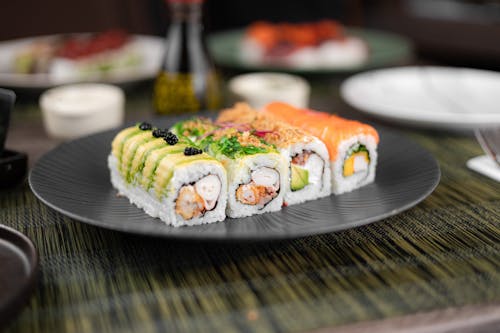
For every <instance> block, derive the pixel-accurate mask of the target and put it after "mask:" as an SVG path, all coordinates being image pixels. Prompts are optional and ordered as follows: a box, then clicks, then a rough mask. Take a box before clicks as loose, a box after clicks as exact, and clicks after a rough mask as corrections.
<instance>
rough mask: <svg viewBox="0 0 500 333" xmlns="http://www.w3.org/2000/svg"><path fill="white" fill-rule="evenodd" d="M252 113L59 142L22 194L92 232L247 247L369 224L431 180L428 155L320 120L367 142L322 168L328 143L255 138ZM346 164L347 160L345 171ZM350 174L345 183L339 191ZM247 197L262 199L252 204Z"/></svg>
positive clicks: (368, 131)
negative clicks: (97, 228) (239, 242)
mask: <svg viewBox="0 0 500 333" xmlns="http://www.w3.org/2000/svg"><path fill="white" fill-rule="evenodd" d="M288 107H290V106H288V105H281V104H280V103H275V104H274V105H272V104H271V105H269V106H268V108H267V109H268V111H269V112H267V113H269V114H274V116H273V117H275V118H273V119H277V118H276V117H278V116H279V113H280V112H281V111H283V110H284V109H285V112H291V111H290V110H286V108H288ZM297 112H299V111H298V110H297ZM307 112H310V113H314V112H315V111H311V110H307ZM261 114H262V113H259V112H256V111H254V110H251V109H250V108H249V107H248V106H247V105H242V104H237V105H235V106H234V107H233V108H232V109H228V110H225V111H223V112H221V113H220V114H219V118H218V119H210V118H209V117H210V116H211V115H210V114H201V116H202V117H201V118H192V117H189V116H179V117H177V118H173V119H170V120H169V121H167V120H163V121H162V122H160V123H158V124H156V123H155V125H154V126H153V125H151V124H150V123H148V122H144V123H142V124H139V125H133V126H130V127H128V128H125V129H122V130H111V131H107V132H101V133H99V134H95V135H92V136H88V137H85V138H81V139H77V140H74V141H71V142H67V143H64V144H62V145H60V146H59V147H57V148H56V149H54V150H53V151H51V152H49V153H48V154H46V155H45V156H44V157H42V158H41V159H40V160H39V161H38V163H37V164H36V166H35V167H34V169H33V170H32V172H31V174H30V178H29V181H30V186H31V188H32V190H33V192H34V193H35V195H36V196H37V197H38V198H39V199H40V200H42V201H43V202H44V203H45V204H47V205H48V206H50V207H52V208H53V209H55V210H57V211H59V212H61V213H63V214H65V215H67V216H69V217H71V218H74V219H76V220H79V221H82V222H84V223H88V224H91V225H96V226H100V227H104V228H108V229H113V230H120V231H125V232H130V233H137V234H146V235H153V236H161V237H170V238H182V239H207V240H209V239H211V240H221V241H231V240H253V241H255V240H273V239H288V238H296V237H303V236H307V235H314V234H321V233H326V232H334V231H339V230H343V229H347V228H351V227H355V226H360V225H364V224H367V223H371V222H374V221H378V220H381V219H383V218H386V217H389V216H392V215H395V214H398V213H399V212H401V211H404V210H406V209H408V208H410V207H412V206H414V205H416V204H417V203H418V202H420V201H421V200H423V199H424V198H425V197H427V196H428V195H429V194H430V193H431V192H432V191H433V190H434V188H435V187H436V186H437V184H438V182H439V177H440V171H439V167H438V165H437V163H436V161H435V159H434V158H433V157H432V155H430V154H429V153H428V152H427V151H425V150H424V149H423V148H421V147H420V146H418V145H416V144H415V143H413V142H411V141H410V140H408V139H406V138H404V137H401V136H400V135H398V134H397V133H393V132H391V131H389V130H386V129H384V128H376V129H375V128H373V127H371V126H369V125H364V124H361V123H357V122H352V121H348V123H342V124H341V126H340V125H333V124H334V123H335V122H337V121H339V120H338V119H333V118H332V119H330V120H327V121H326V122H328V123H332V125H331V126H337V129H338V128H341V127H346V128H351V129H350V130H349V132H351V133H361V137H363V138H371V139H369V140H372V141H371V142H372V143H368V142H365V143H364V144H363V145H364V146H365V148H364V149H357V150H353V149H350V148H349V149H345V148H342V147H341V145H339V143H338V142H337V143H336V144H337V145H338V146H337V147H336V148H335V149H337V153H336V154H338V155H342V154H346V155H345V156H344V155H342V156H343V157H342V158H340V159H339V161H343V162H342V163H341V164H339V162H338V161H337V160H336V158H335V159H333V160H332V159H331V157H330V160H329V159H328V154H330V155H331V154H332V151H334V150H335V149H333V146H332V144H329V143H328V144H327V145H326V146H325V145H323V144H322V142H320V140H317V139H316V138H314V137H313V136H312V135H310V134H308V133H306V132H305V131H302V130H301V129H296V130H292V126H294V125H293V124H289V125H280V126H284V127H285V128H286V131H283V133H290V132H293V133H294V135H293V136H291V137H286V138H284V137H283V136H281V137H280V135H279V129H276V130H274V131H270V130H263V129H260V126H263V125H259V119H257V118H259V117H260V116H261ZM256 115H258V116H256ZM212 116H213V115H212ZM315 116H317V117H326V114H323V113H319V112H316V113H315ZM315 116H311V115H308V117H309V118H314V117H315ZM245 117H246V118H247V119H245V120H244V121H243V118H245ZM252 117H253V120H251V119H250V118H252ZM328 117H330V116H328ZM332 117H333V116H332ZM237 119H240V120H241V122H240V123H239V124H237V122H236V120H237ZM322 121H325V120H324V119H323V120H322ZM266 123H267V124H268V125H269V124H271V125H269V126H275V125H276V124H277V123H279V124H282V122H281V120H279V121H277V123H274V125H273V122H269V121H267V122H266ZM243 125H245V126H246V127H245V126H243ZM248 126H250V127H251V129H249V127H248ZM287 126H289V127H287ZM167 129H169V130H167ZM354 129H355V130H354ZM249 131H250V132H251V134H245V133H248V132H249ZM229 133H233V134H229ZM346 133H347V132H346ZM232 135H233V136H232ZM252 135H253V136H254V137H253V136H252ZM345 135H347V134H345ZM355 135H358V134H355ZM330 136H331V134H330ZM232 137H235V138H237V139H238V140H240V141H239V142H240V144H239V145H238V148H237V149H234V146H231V144H230V143H228V142H229V141H231V140H230V139H231V138H232ZM242 137H244V140H245V141H241V140H242V139H241V138H242ZM315 139H316V140H315ZM320 139H321V140H322V141H324V142H326V141H325V140H326V139H327V138H326V137H320ZM232 141H234V142H238V141H237V140H236V139H235V140H232ZM333 141H334V140H332V142H333ZM248 142H250V143H251V144H248ZM259 142H260V143H259ZM270 142H272V144H271V143H270ZM299 142H300V145H297V143H299ZM377 142H379V144H378V151H377V147H376V143H377ZM111 143H113V144H111ZM233 144H234V143H233ZM349 145H350V146H349V147H351V146H352V142H351V143H349ZM358 146H359V145H358ZM358 148H359V147H358ZM286 156H289V158H288V159H287V158H286ZM351 156H355V157H357V159H356V161H354V159H353V161H351V162H348V161H349V158H350V157H351ZM368 156H369V158H368ZM308 159H311V161H314V163H309V164H308V163H307V160H308ZM360 159H361V161H360ZM363 160H365V161H368V162H371V165H370V163H368V164H366V163H361V162H362V161H363ZM318 165H321V166H322V168H318V167H317V166H318ZM375 167H376V174H375ZM330 168H331V169H330ZM356 168H358V169H359V170H361V171H356ZM156 170H158V171H156ZM360 172H361V173H362V174H363V177H361V178H360V177H359V174H360ZM339 173H340V174H343V177H340V176H339ZM305 175H307V176H305ZM357 175H358V176H357ZM351 176H353V177H354V178H351V179H353V182H352V183H350V182H349V181H347V182H346V180H345V179H349V177H351ZM344 178H345V179H344ZM304 179H305V181H304ZM256 188H258V189H263V190H262V191H261V192H259V193H260V194H262V195H261V196H258V195H257V192H258V191H257V192H255V189H256ZM117 194H119V195H117ZM193 198H195V199H193ZM198 199H199V200H198Z"/></svg>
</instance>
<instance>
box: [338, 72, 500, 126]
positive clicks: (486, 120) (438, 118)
mask: <svg viewBox="0 0 500 333" xmlns="http://www.w3.org/2000/svg"><path fill="white" fill-rule="evenodd" d="M419 68H425V69H427V70H437V71H467V72H479V73H485V74H490V75H491V74H494V75H497V76H498V78H499V80H500V73H498V72H495V71H490V70H484V69H476V68H468V67H455V66H415V65H410V66H399V67H392V68H384V69H374V70H369V71H366V72H362V73H358V74H355V75H352V76H350V77H349V78H347V79H345V80H344V81H343V82H342V84H341V86H340V95H341V97H342V99H343V100H344V101H345V102H346V103H347V104H349V105H350V106H351V107H354V108H356V110H359V111H360V112H362V113H365V114H367V115H369V116H371V117H374V118H379V119H384V120H387V121H392V122H396V123H400V124H406V125H413V126H418V127H424V128H436V129H437V128H447V129H465V130H470V129H475V128H479V127H496V126H499V125H500V112H499V113H498V114H497V115H495V114H493V116H494V117H493V119H494V121H492V119H491V116H492V114H491V113H489V114H484V113H482V114H479V116H478V115H477V114H474V113H470V114H467V115H466V117H465V118H466V119H465V120H464V119H463V118H462V117H450V115H449V114H447V113H441V114H437V115H436V114H434V115H433V116H429V114H431V113H430V112H426V113H424V115H425V116H421V115H420V116H419V114H415V113H411V112H407V111H408V110H410V109H401V108H398V107H396V106H394V105H389V104H388V105H382V104H378V103H372V104H371V105H368V103H364V102H361V101H360V99H359V98H355V97H354V96H353V95H354V94H355V92H354V90H355V88H354V87H356V85H358V84H359V82H360V81H364V80H366V79H367V78H369V77H371V76H375V75H380V74H381V73H382V74H383V75H391V74H393V73H396V72H400V71H404V70H416V69H419ZM408 115H410V116H408ZM462 115H463V114H462Z"/></svg>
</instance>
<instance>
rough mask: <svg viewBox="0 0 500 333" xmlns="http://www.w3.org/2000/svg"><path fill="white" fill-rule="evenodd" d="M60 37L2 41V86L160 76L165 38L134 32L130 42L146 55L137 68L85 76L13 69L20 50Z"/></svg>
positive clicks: (119, 81)
mask: <svg viewBox="0 0 500 333" xmlns="http://www.w3.org/2000/svg"><path fill="white" fill-rule="evenodd" d="M71 35H78V34H71ZM83 35H84V34H83ZM57 37H58V35H49V36H40V37H33V38H23V39H16V40H10V41H4V42H0V86H2V87H10V88H30V89H46V88H50V87H53V86H57V85H61V84H66V83H75V82H101V83H111V84H124V83H130V82H135V81H142V80H147V79H152V78H154V77H155V76H156V74H157V72H158V69H159V68H160V65H161V61H162V58H163V53H164V52H163V51H164V39H163V38H160V37H155V36H145V35H132V36H131V37H132V40H131V41H130V43H131V48H132V49H133V50H134V51H136V52H138V54H139V55H140V57H141V58H142V61H141V63H140V64H139V65H137V66H134V67H130V68H121V69H112V70H110V71H108V72H106V73H105V74H100V73H96V74H92V75H90V76H87V77H85V78H77V77H71V78H60V77H56V76H54V75H51V74H46V73H37V74H19V73H14V72H13V69H12V64H13V61H14V58H15V56H16V55H17V54H18V53H19V52H20V51H22V50H23V49H25V48H26V47H28V46H29V45H31V44H33V43H35V42H38V41H50V40H51V39H55V38H57Z"/></svg>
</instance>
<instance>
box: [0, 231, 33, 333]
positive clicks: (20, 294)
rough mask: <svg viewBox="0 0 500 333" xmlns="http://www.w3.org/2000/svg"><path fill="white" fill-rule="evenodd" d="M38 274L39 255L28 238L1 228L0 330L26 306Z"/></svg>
mask: <svg viewBox="0 0 500 333" xmlns="http://www.w3.org/2000/svg"><path fill="white" fill-rule="evenodd" d="M37 272H38V256H37V254H36V250H35V247H34V246H33V244H32V243H31V241H30V240H29V238H28V237H26V236H24V235H23V234H22V233H20V232H18V231H16V230H14V229H11V228H8V227H6V226H3V225H0V330H1V329H2V327H4V326H5V325H6V324H7V323H8V322H9V321H10V320H12V319H13V318H14V316H15V315H16V314H17V313H18V312H19V311H21V309H22V307H23V306H24V305H25V304H26V303H27V301H28V299H29V297H30V296H31V294H32V292H33V290H34V287H35V285H36V276H37Z"/></svg>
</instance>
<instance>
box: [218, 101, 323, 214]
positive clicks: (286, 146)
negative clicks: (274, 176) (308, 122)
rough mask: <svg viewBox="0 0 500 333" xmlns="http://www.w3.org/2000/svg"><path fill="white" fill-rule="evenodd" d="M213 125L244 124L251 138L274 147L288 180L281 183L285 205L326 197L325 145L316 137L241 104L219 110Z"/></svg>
mask: <svg viewBox="0 0 500 333" xmlns="http://www.w3.org/2000/svg"><path fill="white" fill-rule="evenodd" d="M217 123H219V124H220V125H221V126H223V125H224V124H239V125H240V126H241V125H248V126H250V127H251V130H252V131H253V133H254V134H255V135H257V136H259V137H262V138H263V139H264V140H265V141H266V142H268V143H270V144H273V145H275V146H276V148H277V149H278V151H279V152H280V153H281V155H282V156H283V158H284V159H285V160H286V162H287V167H288V168H289V174H290V177H289V179H287V181H286V182H285V183H284V184H283V189H284V191H285V204H286V205H293V204H298V203H302V202H305V201H308V200H314V199H318V198H321V197H325V196H328V195H330V193H331V172H330V162H329V161H330V160H329V156H328V151H327V149H326V146H325V144H324V143H323V142H322V141H321V140H319V139H318V138H316V137H314V136H312V135H311V134H309V133H307V132H305V131H304V130H302V129H300V128H298V127H295V126H292V125H289V124H287V123H285V122H283V121H279V120H276V119H275V118H274V117H273V116H271V115H268V114H264V113H261V112H258V111H256V110H254V109H252V108H251V107H250V106H249V105H248V104H245V103H237V104H236V105H235V106H234V107H233V108H231V109H227V110H223V111H222V112H221V113H220V114H219V117H218V119H217Z"/></svg>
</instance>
